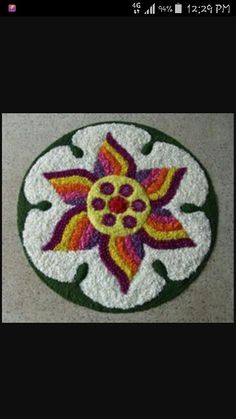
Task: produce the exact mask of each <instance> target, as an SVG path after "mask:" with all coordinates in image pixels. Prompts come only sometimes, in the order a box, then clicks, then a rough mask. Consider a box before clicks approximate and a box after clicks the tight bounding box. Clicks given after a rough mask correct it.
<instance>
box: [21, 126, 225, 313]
mask: <svg viewBox="0 0 236 419" xmlns="http://www.w3.org/2000/svg"><path fill="white" fill-rule="evenodd" d="M216 226H217V203H216V196H215V194H214V190H213V187H212V184H211V181H210V179H209V176H208V174H207V173H206V171H205V169H204V168H203V167H202V165H201V164H200V163H199V162H198V161H197V160H196V158H195V157H194V156H193V155H192V154H191V153H190V152H189V151H188V150H186V149H185V148H184V147H183V146H182V145H181V144H180V143H178V142H177V141H176V140H174V139H173V138H170V137H169V136H167V135H166V134H164V133H162V132H160V131H158V130H156V129H153V128H150V127H146V126H143V125H139V124H128V123H117V122H110V123H102V124H96V125H91V126H88V127H85V128H81V129H79V130H76V131H74V132H72V133H69V134H67V135H65V136H64V137H62V138H60V139H59V140H57V141H56V142H55V143H53V144H52V145H51V146H50V147H48V148H47V149H46V150H45V151H44V152H43V153H42V154H41V155H40V156H39V157H38V158H37V159H36V160H35V161H34V163H33V164H32V166H31V168H30V169H29V171H28V172H27V174H26V176H25V178H24V180H23V183H22V187H21V191H20V195H19V202H18V227H19V233H20V237H21V241H22V244H23V247H24V250H25V253H26V256H27V258H28V260H29V262H30V264H31V266H32V267H33V269H34V270H35V272H36V273H37V274H38V276H39V277H40V278H41V279H42V280H43V281H44V282H46V284H47V285H48V286H49V287H51V288H52V289H53V290H55V291H56V292H57V293H58V294H60V295H61V296H63V297H65V298H66V299H68V300H70V301H72V302H74V303H78V304H81V305H83V306H87V307H89V308H92V309H95V310H99V311H107V312H131V311H138V310H145V309H148V308H151V307H155V306H157V305H159V304H161V303H163V302H166V301H167V300H170V299H171V298H173V297H175V296H177V295H178V294H180V293H181V292H182V291H183V290H184V289H185V288H186V287H187V286H188V285H189V284H190V283H191V282H192V281H193V280H194V279H195V278H196V277H197V276H198V275H199V273H200V271H201V270H202V268H203V267H204V266H205V264H206V261H207V259H208V258H209V255H210V252H211V250H212V247H213V244H214V241H215V237H216Z"/></svg>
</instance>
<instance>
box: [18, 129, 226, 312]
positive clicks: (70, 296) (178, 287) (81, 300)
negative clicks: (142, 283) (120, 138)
mask: <svg viewBox="0 0 236 419" xmlns="http://www.w3.org/2000/svg"><path fill="white" fill-rule="evenodd" d="M107 123H121V124H125V125H135V126H136V127H138V128H143V129H144V130H146V131H147V132H148V133H149V134H150V135H151V140H150V142H149V143H148V144H147V145H145V146H144V148H143V149H142V150H143V154H149V153H150V152H151V150H152V146H153V144H154V143H155V142H156V141H160V142H165V143H169V144H173V145H176V146H177V147H179V148H181V149H183V150H185V151H186V152H188V153H189V154H190V155H191V156H192V157H193V158H194V159H195V160H196V161H197V162H198V164H199V165H200V167H201V168H202V169H203V171H204V173H205V175H206V178H207V180H208V184H209V192H208V195H207V198H206V201H205V203H204V205H203V206H202V207H201V208H197V207H195V208H192V207H193V206H192V205H189V207H188V205H187V204H186V209H185V211H184V212H194V211H196V210H197V211H203V212H204V213H205V215H206V216H207V218H208V219H209V222H210V226H211V233H212V241H211V246H210V249H209V251H208V253H207V254H206V255H205V257H204V259H203V261H202V263H201V264H200V265H199V267H198V268H197V270H196V271H195V272H193V273H192V274H191V275H190V276H189V277H188V278H186V279H184V280H183V281H176V282H174V281H170V280H168V277H167V276H166V270H165V267H164V265H163V264H161V263H160V264H159V263H155V270H156V271H158V273H159V274H160V275H161V276H163V277H164V278H165V279H166V280H167V282H166V285H165V287H164V288H163V290H162V291H161V293H160V294H159V295H158V296H157V297H156V298H154V299H153V300H151V301H149V302H147V303H144V304H143V305H141V306H136V307H133V308H131V309H126V310H122V309H117V308H113V309H111V308H106V307H104V306H102V305H101V304H99V303H96V302H94V301H93V300H91V299H90V298H88V297H87V296H86V295H85V294H83V292H82V290H81V288H80V286H79V283H80V282H81V281H82V280H83V279H84V278H85V276H86V274H87V270H86V264H83V265H80V267H79V268H78V270H77V275H78V271H79V270H80V272H79V273H80V278H79V280H78V281H75V282H74V283H72V284H67V283H60V282H59V281H56V280H54V279H52V278H49V277H47V276H45V275H44V274H43V273H42V272H40V271H39V270H38V269H37V268H36V267H35V266H34V264H33V262H32V261H31V259H30V258H29V256H28V254H27V252H26V249H25V247H24V245H23V238H22V233H23V229H24V223H25V219H26V216H27V214H28V212H29V210H31V209H32V208H34V207H37V206H33V205H31V204H29V203H28V201H27V200H26V198H25V195H24V192H23V188H24V182H25V179H26V177H27V175H28V173H29V171H30V170H31V168H32V167H33V165H34V164H35V163H36V161H37V160H38V159H39V158H40V157H42V156H43V155H44V154H46V153H47V152H48V151H49V150H52V149H53V148H55V147H58V146H60V145H70V146H71V149H72V152H73V153H74V154H75V155H76V157H78V158H79V157H82V155H83V152H82V150H80V149H77V147H76V148H75V146H73V145H72V144H71V139H72V136H73V135H74V134H75V133H76V132H77V131H78V129H76V130H74V131H72V132H70V133H68V134H66V135H64V136H63V137H61V138H60V139H58V140H57V141H55V142H54V143H52V144H51V145H50V146H49V147H47V148H46V150H44V151H43V152H42V153H41V154H40V155H39V156H38V157H37V158H36V159H35V160H34V161H33V163H32V164H31V166H30V168H29V169H28V171H27V172H26V175H25V177H24V179H23V182H22V185H21V189H20V193H19V198H18V206H17V224H18V230H19V235H20V239H21V243H22V245H23V249H24V252H25V254H26V257H27V259H28V261H29V264H30V265H31V266H32V268H33V269H34V271H35V272H36V273H37V275H38V276H39V277H40V278H41V279H42V280H43V281H44V282H45V283H46V284H47V285H48V286H49V287H50V288H51V289H53V290H54V291H55V292H57V293H58V294H59V295H61V296H62V297H64V298H66V299H67V300H69V301H71V302H73V303H76V304H80V305H82V306H85V307H88V308H91V309H93V310H96V311H101V312H107V313H133V312H135V311H144V310H148V309H150V308H153V307H157V306H159V305H160V304H163V303H165V302H167V301H169V300H171V299H173V298H174V297H176V296H178V295H179V294H180V293H181V292H182V291H184V290H185V289H186V288H187V287H188V286H189V285H190V284H191V283H192V282H193V281H194V280H195V279H196V278H197V277H198V275H199V274H200V272H201V271H202V269H203V268H204V267H205V265H206V263H207V261H208V259H209V257H210V254H211V252H212V250H213V247H214V244H215V241H216V236H217V224H218V205H217V197H216V194H215V192H214V188H213V185H212V182H211V179H210V177H209V175H208V173H207V171H206V170H205V168H204V167H203V166H202V164H201V163H200V162H199V161H198V160H197V159H196V157H195V156H193V154H192V153H191V152H190V151H189V150H187V148H185V147H184V146H182V145H181V144H179V143H178V141H176V140H175V139H174V138H172V137H170V136H168V135H166V134H164V133H163V132H161V131H159V130H157V129H155V128H150V127H148V126H146V125H142V124H137V123H133V122H129V123H127V122H123V121H108V122H99V123H96V124H89V125H86V126H84V127H81V128H79V130H80V129H83V128H86V127H89V126H96V125H101V124H107ZM42 207H43V205H42ZM157 261H158V259H157Z"/></svg>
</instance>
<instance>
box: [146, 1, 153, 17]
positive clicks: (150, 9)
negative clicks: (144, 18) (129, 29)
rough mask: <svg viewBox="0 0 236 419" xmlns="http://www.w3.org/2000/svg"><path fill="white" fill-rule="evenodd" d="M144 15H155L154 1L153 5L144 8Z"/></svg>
mask: <svg viewBox="0 0 236 419" xmlns="http://www.w3.org/2000/svg"><path fill="white" fill-rule="evenodd" d="M144 14H145V15H155V3H153V5H152V6H151V7H150V8H149V9H148V10H146V12H144Z"/></svg>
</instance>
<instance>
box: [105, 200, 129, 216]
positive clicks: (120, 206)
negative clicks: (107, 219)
mask: <svg viewBox="0 0 236 419" xmlns="http://www.w3.org/2000/svg"><path fill="white" fill-rule="evenodd" d="M127 208H128V203H127V201H126V199H124V198H122V197H121V196H116V197H114V198H112V199H111V200H110V202H109V209H110V211H111V212H114V213H115V214H121V213H123V212H125V211H126V210H127Z"/></svg>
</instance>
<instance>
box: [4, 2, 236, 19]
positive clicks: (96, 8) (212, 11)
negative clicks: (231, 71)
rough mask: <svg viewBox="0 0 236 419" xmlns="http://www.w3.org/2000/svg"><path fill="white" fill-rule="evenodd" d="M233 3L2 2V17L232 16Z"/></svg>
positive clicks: (233, 10) (233, 12) (233, 11)
mask: <svg viewBox="0 0 236 419" xmlns="http://www.w3.org/2000/svg"><path fill="white" fill-rule="evenodd" d="M235 3H236V2H233V1H231V2H225V3H213V2H212V3H207V2H206V3H203V4H198V2H197V1H196V2H183V1H182V2H181V1H180V2H171V1H170V2H168V3H164V2H163V3H162V2H152V1H149V2H148V1H146V0H145V1H137V2H134V1H130V2H126V3H123V4H122V2H119V3H115V2H109V4H108V3H107V1H106V2H105V1H104V2H101V1H99V2H95V3H94V4H93V5H92V6H91V4H90V2H70V3H68V2H63V1H61V2H58V1H57V0H49V1H48V2H34V1H32V0H31V1H29V0H12V1H9V0H8V1H6V0H1V2H0V17H1V16H10V17H14V16H15V17H16V16H26V17H27V16H42V17H43V16H54V17H56V16H78V17H103V16H104V17H106V16H109V17H113V16H114V17H125V16H130V17H141V16H142V17H146V18H149V17H164V16H165V17H169V16H175V17H180V16H224V17H226V16H235V8H236V7H235Z"/></svg>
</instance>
